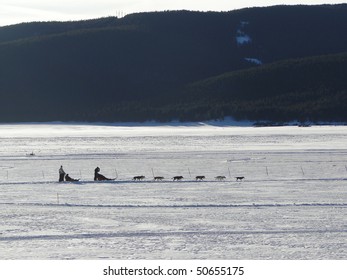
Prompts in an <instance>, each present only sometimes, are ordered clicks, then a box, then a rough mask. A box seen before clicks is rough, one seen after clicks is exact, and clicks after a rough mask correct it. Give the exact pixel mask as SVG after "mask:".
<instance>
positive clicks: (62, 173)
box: [59, 165, 65, 182]
mask: <svg viewBox="0 0 347 280" xmlns="http://www.w3.org/2000/svg"><path fill="white" fill-rule="evenodd" d="M64 176H65V171H64V169H63V166H62V165H61V166H60V168H59V182H63V181H64Z"/></svg>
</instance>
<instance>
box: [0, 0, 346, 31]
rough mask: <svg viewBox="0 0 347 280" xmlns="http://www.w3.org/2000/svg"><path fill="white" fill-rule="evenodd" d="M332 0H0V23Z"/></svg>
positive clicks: (226, 9) (212, 9)
mask: <svg viewBox="0 0 347 280" xmlns="http://www.w3.org/2000/svg"><path fill="white" fill-rule="evenodd" d="M335 3H343V1H329V0H302V1H299V0H257V1H254V0H0V26H4V25H10V24H15V23H21V22H31V21H67V20H80V19H91V18H98V17H105V16H117V15H118V16H119V15H122V14H129V13H134V12H143V11H163V10H196V11H230V10H235V9H240V8H245V7H255V6H257V7H259V6H272V5H279V4H286V5H292V4H303V5H304V4H305V5H313V4H335Z"/></svg>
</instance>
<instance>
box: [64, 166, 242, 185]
mask: <svg viewBox="0 0 347 280" xmlns="http://www.w3.org/2000/svg"><path fill="white" fill-rule="evenodd" d="M145 178H146V177H145V176H143V175H140V176H134V177H133V181H142V180H144V179H145ZM164 179H165V178H164V177H162V176H154V179H153V180H154V181H163V180H164ZM171 179H172V180H173V181H182V180H183V179H184V177H183V176H174V177H172V178H171ZM205 179H206V177H205V176H203V175H199V176H196V177H195V181H203V180H205ZM235 179H236V181H242V180H243V179H245V177H244V176H238V177H235ZM79 180H80V179H74V178H71V177H70V176H69V174H67V173H66V172H65V171H64V169H63V166H60V168H59V182H64V181H66V182H78V181H79ZM113 180H116V178H107V177H106V176H104V175H102V174H100V167H96V168H95V169H94V181H113ZM215 180H217V181H224V180H226V177H225V176H216V177H215Z"/></svg>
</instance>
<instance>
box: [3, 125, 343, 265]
mask: <svg viewBox="0 0 347 280" xmlns="http://www.w3.org/2000/svg"><path fill="white" fill-rule="evenodd" d="M0 141H1V148H0V194H1V195H0V259H3V260H4V259H17V260H18V259H31V260H37V259H40V260H42V259H58V260H62V259H92V260H96V259H166V260H168V259H251V260H258V259H286V260H289V259H297V260H306V259H325V260H327V259H329V260H335V259H344V260H345V259H347V243H346V240H347V167H346V165H347V127H346V126H312V127H295V126H287V127H262V128H260V127H259V128H255V127H250V126H238V127H230V126H227V125H209V124H196V125H162V126H160V125H146V126H140V125H137V126H134V125H133V126H127V125H118V126H117V125H102V124H99V125H92V124H90V125H83V124H3V125H0ZM32 152H33V153H34V155H30V153H32ZM60 165H63V167H64V169H65V171H66V172H67V173H69V175H70V176H71V177H73V178H80V179H81V181H80V182H77V183H68V182H64V183H58V182H57V181H58V169H59V167H60ZM97 166H99V167H100V168H101V172H100V173H101V174H103V175H105V176H107V177H110V178H117V179H116V180H115V181H108V182H94V181H93V176H94V174H93V173H94V169H95V167H97ZM137 175H144V176H146V178H145V179H144V180H143V181H139V182H138V181H136V182H135V181H133V180H132V178H133V176H137ZM153 175H155V176H163V177H164V180H163V181H162V182H160V181H159V182H154V181H153ZM176 175H181V176H183V177H184V179H183V180H182V181H179V182H176V181H175V182H174V181H173V180H172V177H173V176H176ZM197 175H204V176H205V177H206V178H205V180H203V181H196V180H195V176H197ZM218 175H223V176H226V180H224V181H217V180H216V179H215V176H218ZM236 176H244V177H245V179H244V180H243V181H241V182H240V181H236V180H235V177H236Z"/></svg>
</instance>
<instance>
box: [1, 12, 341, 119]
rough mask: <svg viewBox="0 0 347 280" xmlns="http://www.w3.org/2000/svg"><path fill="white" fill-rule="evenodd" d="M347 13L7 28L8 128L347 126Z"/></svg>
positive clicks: (151, 17) (207, 15) (164, 16)
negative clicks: (218, 122) (35, 124)
mask: <svg viewBox="0 0 347 280" xmlns="http://www.w3.org/2000/svg"><path fill="white" fill-rule="evenodd" d="M346 27H347V5H323V6H275V7H267V8H250V9H242V10H237V11H231V12H221V13H217V12H204V13H203V12H190V11H173V12H156V13H140V14H131V15H128V16H126V17H124V18H121V19H118V18H115V17H110V18H101V19H96V20H88V21H79V22H36V23H23V24H18V25H12V26H6V27H0V97H1V100H2V102H1V103H0V122H14V121H57V120H61V121H110V122H113V121H144V120H149V119H155V120H161V121H168V120H172V119H180V120H206V119H214V118H223V117H226V116H233V117H235V118H238V119H250V120H255V121H256V120H275V121H288V120H294V119H296V120H315V121H347V114H346V113H345V110H344V109H345V108H346V105H347V104H346V90H347V87H346V82H345V80H346V79H345V77H346V74H347V73H346V72H347V71H346V69H347V64H346V57H347V55H346V54H345V52H347V37H346V36H344V32H345V30H346Z"/></svg>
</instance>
